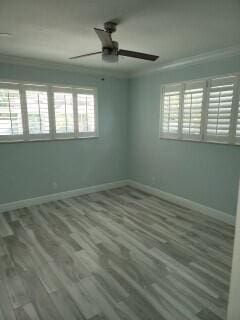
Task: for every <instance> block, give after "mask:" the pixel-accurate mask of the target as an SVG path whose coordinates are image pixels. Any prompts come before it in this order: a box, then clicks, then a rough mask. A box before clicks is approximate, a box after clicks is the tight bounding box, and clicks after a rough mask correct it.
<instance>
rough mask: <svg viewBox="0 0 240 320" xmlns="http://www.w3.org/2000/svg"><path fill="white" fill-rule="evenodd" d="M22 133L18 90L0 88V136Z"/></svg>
mask: <svg viewBox="0 0 240 320" xmlns="http://www.w3.org/2000/svg"><path fill="white" fill-rule="evenodd" d="M9 87H11V85H9ZM22 134H23V125H22V110H21V103H20V93H19V90H18V89H10V88H9V89H7V88H6V89H5V88H0V136H5V137H6V136H9V137H11V136H15V138H16V136H19V135H22Z"/></svg>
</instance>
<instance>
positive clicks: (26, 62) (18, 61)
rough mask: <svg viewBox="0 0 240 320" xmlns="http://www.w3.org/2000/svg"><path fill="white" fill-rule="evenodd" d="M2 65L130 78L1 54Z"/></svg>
mask: <svg viewBox="0 0 240 320" xmlns="http://www.w3.org/2000/svg"><path fill="white" fill-rule="evenodd" d="M0 63H5V64H13V65H21V66H28V67H36V68H46V69H53V70H60V71H68V72H78V73H81V74H85V75H89V76H91V75H92V76H109V77H114V78H128V74H127V73H125V72H123V71H118V70H108V69H106V68H95V67H94V68H93V67H84V66H80V65H77V64H73V63H61V62H53V61H47V60H38V59H31V58H23V57H16V56H8V55H3V54H0Z"/></svg>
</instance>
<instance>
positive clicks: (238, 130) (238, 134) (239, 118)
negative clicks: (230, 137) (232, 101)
mask: <svg viewBox="0 0 240 320" xmlns="http://www.w3.org/2000/svg"><path fill="white" fill-rule="evenodd" d="M236 138H237V141H238V142H240V94H239V96H238V116H237V126H236Z"/></svg>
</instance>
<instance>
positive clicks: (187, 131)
mask: <svg viewBox="0 0 240 320" xmlns="http://www.w3.org/2000/svg"><path fill="white" fill-rule="evenodd" d="M203 88H204V86H203V82H196V83H194V82H193V83H188V84H186V85H185V89H184V96H183V111H182V112H183V114H182V134H183V136H185V137H195V138H196V137H198V138H199V139H200V134H201V121H202V105H203Z"/></svg>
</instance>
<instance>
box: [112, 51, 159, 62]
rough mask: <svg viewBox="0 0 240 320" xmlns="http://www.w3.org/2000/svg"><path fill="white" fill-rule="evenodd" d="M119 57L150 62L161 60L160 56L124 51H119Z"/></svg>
mask: <svg viewBox="0 0 240 320" xmlns="http://www.w3.org/2000/svg"><path fill="white" fill-rule="evenodd" d="M118 55H120V56H124V57H130V58H137V59H143V60H149V61H156V60H157V59H158V58H159V56H154V55H151V54H147V53H141V52H136V51H129V50H122V49H120V50H118Z"/></svg>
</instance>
